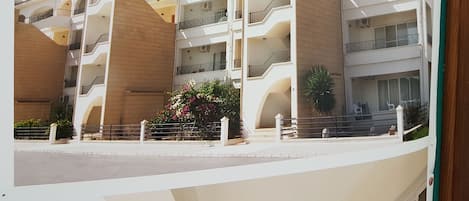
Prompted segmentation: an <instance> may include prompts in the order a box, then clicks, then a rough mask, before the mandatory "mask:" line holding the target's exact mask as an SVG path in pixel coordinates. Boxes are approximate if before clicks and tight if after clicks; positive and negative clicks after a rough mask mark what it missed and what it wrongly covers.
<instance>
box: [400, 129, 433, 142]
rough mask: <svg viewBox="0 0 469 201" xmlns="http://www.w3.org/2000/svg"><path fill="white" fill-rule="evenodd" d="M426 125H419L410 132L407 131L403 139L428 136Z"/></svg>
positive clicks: (408, 139)
mask: <svg viewBox="0 0 469 201" xmlns="http://www.w3.org/2000/svg"><path fill="white" fill-rule="evenodd" d="M428 130H429V129H428V126H425V127H421V128H419V129H417V130H415V131H413V132H412V133H409V134H407V135H405V136H404V141H412V140H417V139H420V138H423V137H426V136H428Z"/></svg>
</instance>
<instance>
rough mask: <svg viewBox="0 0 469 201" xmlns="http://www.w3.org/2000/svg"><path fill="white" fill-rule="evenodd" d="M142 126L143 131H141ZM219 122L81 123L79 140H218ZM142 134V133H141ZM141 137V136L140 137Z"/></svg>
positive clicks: (219, 135) (220, 126) (220, 125)
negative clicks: (199, 125)
mask: <svg viewBox="0 0 469 201" xmlns="http://www.w3.org/2000/svg"><path fill="white" fill-rule="evenodd" d="M142 128H143V133H142ZM221 129H222V124H221V122H213V123H209V124H208V125H207V126H205V128H199V127H197V125H196V123H195V122H189V123H162V124H145V126H144V127H142V125H141V124H128V125H83V126H82V134H81V139H80V140H103V141H106V140H109V141H121V140H125V141H138V140H143V141H184V140H190V141H202V140H220V137H221ZM142 134H143V135H142ZM141 137H143V138H141Z"/></svg>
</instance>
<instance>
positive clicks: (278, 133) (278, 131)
mask: <svg viewBox="0 0 469 201" xmlns="http://www.w3.org/2000/svg"><path fill="white" fill-rule="evenodd" d="M282 124H283V115H282V114H277V116H275V142H276V143H280V142H282Z"/></svg>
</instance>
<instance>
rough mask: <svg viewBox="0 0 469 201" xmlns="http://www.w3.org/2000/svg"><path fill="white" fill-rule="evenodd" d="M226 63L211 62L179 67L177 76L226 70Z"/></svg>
mask: <svg viewBox="0 0 469 201" xmlns="http://www.w3.org/2000/svg"><path fill="white" fill-rule="evenodd" d="M225 69H226V62H211V63H206V64H194V65H183V66H178V67H177V75H184V74H191V73H200V72H209V71H217V70H225Z"/></svg>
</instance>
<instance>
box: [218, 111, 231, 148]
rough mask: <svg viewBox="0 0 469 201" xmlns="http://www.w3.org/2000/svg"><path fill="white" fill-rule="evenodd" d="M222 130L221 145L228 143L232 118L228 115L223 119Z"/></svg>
mask: <svg viewBox="0 0 469 201" xmlns="http://www.w3.org/2000/svg"><path fill="white" fill-rule="evenodd" d="M220 121H221V130H220V141H221V146H227V145H228V133H229V127H230V119H228V117H223V118H222V119H221V120H220Z"/></svg>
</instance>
